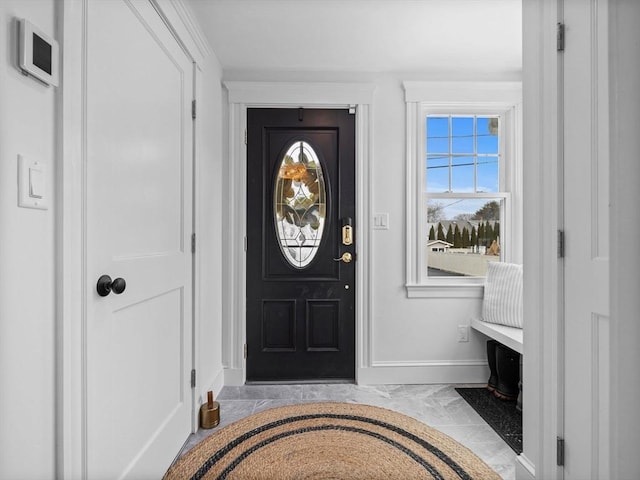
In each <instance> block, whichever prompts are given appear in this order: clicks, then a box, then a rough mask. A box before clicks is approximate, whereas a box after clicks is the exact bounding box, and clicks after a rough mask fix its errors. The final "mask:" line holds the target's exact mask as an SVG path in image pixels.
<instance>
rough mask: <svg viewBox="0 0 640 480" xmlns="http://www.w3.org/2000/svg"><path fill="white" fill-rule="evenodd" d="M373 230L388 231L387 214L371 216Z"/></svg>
mask: <svg viewBox="0 0 640 480" xmlns="http://www.w3.org/2000/svg"><path fill="white" fill-rule="evenodd" d="M373 229H374V230H389V214H388V213H376V214H375V215H374V216H373Z"/></svg>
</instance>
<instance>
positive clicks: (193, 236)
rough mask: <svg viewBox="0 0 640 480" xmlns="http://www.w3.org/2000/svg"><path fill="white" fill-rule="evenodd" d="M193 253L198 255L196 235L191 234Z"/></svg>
mask: <svg viewBox="0 0 640 480" xmlns="http://www.w3.org/2000/svg"><path fill="white" fill-rule="evenodd" d="M191 253H196V234H195V233H192V234H191Z"/></svg>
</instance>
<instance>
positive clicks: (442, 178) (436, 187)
mask: <svg viewBox="0 0 640 480" xmlns="http://www.w3.org/2000/svg"><path fill="white" fill-rule="evenodd" d="M427 191H429V192H438V193H441V192H448V191H449V157H448V156H446V157H442V156H437V155H436V156H430V157H427Z"/></svg>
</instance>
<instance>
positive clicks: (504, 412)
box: [456, 388, 522, 455]
mask: <svg viewBox="0 0 640 480" xmlns="http://www.w3.org/2000/svg"><path fill="white" fill-rule="evenodd" d="M456 392H458V393H459V394H460V396H461V397H462V398H464V399H465V400H466V401H467V403H468V404H469V405H471V407H472V408H473V409H474V410H475V411H476V412H478V414H479V415H480V416H481V417H482V418H483V419H484V421H485V422H487V423H488V424H489V426H490V427H491V428H493V429H494V430H495V431H496V433H497V434H498V435H500V437H501V438H502V439H503V440H504V441H505V442H507V445H509V446H510V447H511V448H512V449H513V451H514V452H516V453H517V454H518V455H520V454H521V453H522V413H521V412H519V411H518V410H517V409H516V401H515V400H513V401H504V400H500V399H498V398H496V397H495V396H494V395H493V393H491V392H490V391H489V390H487V389H486V388H456Z"/></svg>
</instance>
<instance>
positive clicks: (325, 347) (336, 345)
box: [307, 300, 340, 352]
mask: <svg viewBox="0 0 640 480" xmlns="http://www.w3.org/2000/svg"><path fill="white" fill-rule="evenodd" d="M339 325H340V300H307V351H310V352H337V351H339V350H340V335H339Z"/></svg>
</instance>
